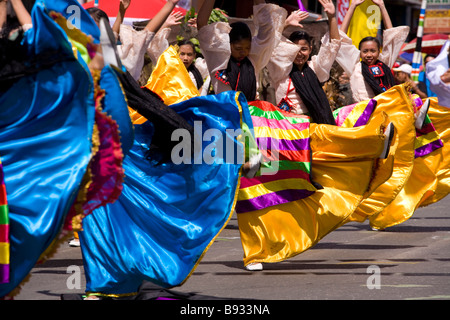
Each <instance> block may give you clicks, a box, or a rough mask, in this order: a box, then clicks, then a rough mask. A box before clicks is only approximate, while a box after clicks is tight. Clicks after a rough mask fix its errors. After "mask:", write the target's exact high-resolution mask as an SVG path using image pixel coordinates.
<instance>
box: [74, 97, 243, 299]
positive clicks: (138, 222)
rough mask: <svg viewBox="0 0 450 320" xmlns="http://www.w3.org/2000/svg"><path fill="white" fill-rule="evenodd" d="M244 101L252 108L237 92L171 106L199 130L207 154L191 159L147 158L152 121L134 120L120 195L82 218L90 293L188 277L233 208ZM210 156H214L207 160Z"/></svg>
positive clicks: (201, 152)
mask: <svg viewBox="0 0 450 320" xmlns="http://www.w3.org/2000/svg"><path fill="white" fill-rule="evenodd" d="M241 106H242V107H244V110H242V111H243V112H244V113H245V112H247V113H248V110H246V108H245V106H246V101H245V97H244V96H243V95H242V94H239V93H236V92H231V91H230V92H226V93H223V94H220V95H215V96H206V97H197V98H192V99H190V100H187V101H185V102H182V103H179V104H176V105H172V106H171V108H173V109H174V110H175V111H176V112H177V113H178V114H180V115H181V116H182V117H184V118H185V119H186V120H188V122H189V123H191V124H192V125H193V126H194V128H195V130H196V133H199V134H198V135H196V137H200V138H199V139H201V140H197V141H201V145H200V147H199V149H198V150H197V151H198V152H197V154H196V155H197V156H198V155H202V156H198V157H192V159H190V160H191V161H190V163H181V164H175V163H174V162H175V161H174V162H171V163H164V164H159V165H158V164H157V163H156V161H154V160H152V159H147V154H148V152H147V151H148V147H149V146H150V143H151V136H152V129H153V127H152V125H151V123H150V122H148V121H147V122H145V123H144V124H142V125H135V140H134V145H133V147H132V149H131V150H130V152H129V153H128V154H127V156H126V157H125V160H124V164H123V166H124V170H125V173H126V177H125V180H124V186H123V192H122V194H121V196H120V197H119V199H118V200H117V201H116V202H115V203H113V204H108V205H107V206H105V207H102V208H99V209H97V210H95V211H94V212H93V214H91V215H89V216H87V217H86V218H85V219H84V220H83V231H82V232H81V233H80V241H81V248H82V253H83V261H84V268H85V274H86V282H87V285H86V286H87V288H86V291H87V292H95V293H101V294H105V295H108V294H109V295H120V294H129V293H133V292H136V291H137V290H138V287H139V286H140V285H141V283H142V281H143V280H148V281H152V282H154V283H156V284H158V285H160V286H163V287H174V286H178V285H180V284H182V283H183V282H184V281H186V280H187V278H188V277H189V275H190V274H191V273H192V272H193V270H194V269H195V267H196V265H197V264H198V263H199V262H200V259H201V257H202V255H203V254H204V253H205V252H206V250H207V249H208V247H209V245H211V244H212V242H213V240H214V239H215V237H216V236H217V235H218V234H219V232H220V231H221V230H222V229H223V228H224V227H225V225H226V223H227V222H228V221H229V218H230V217H231V215H232V212H233V210H234V205H235V201H236V197H237V192H238V189H239V177H240V168H241V166H242V161H240V159H241V156H242V155H243V152H244V151H243V144H242V143H241V142H239V141H238V139H236V135H235V134H236V132H239V129H240V128H241V114H240V108H241ZM247 116H248V115H247ZM227 129H228V130H227ZM179 141H180V143H181V142H182V139H180V140H179ZM222 147H223V148H222ZM208 154H209V155H213V156H214V157H215V161H213V162H212V163H206V161H205V159H206V158H207V155H208ZM186 159H187V158H186ZM224 159H234V160H233V161H225V160H224ZM207 161H208V162H210V161H209V160H207ZM186 162H188V161H186ZM194 162H195V163H194Z"/></svg>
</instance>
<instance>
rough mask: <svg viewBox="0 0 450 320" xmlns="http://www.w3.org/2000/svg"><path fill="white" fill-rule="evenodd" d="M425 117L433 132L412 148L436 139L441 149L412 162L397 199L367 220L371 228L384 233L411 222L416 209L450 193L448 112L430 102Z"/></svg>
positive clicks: (431, 100)
mask: <svg viewBox="0 0 450 320" xmlns="http://www.w3.org/2000/svg"><path fill="white" fill-rule="evenodd" d="M428 116H429V118H430V120H431V122H432V123H433V125H434V127H435V129H436V131H435V132H431V133H430V134H428V135H426V136H423V137H420V138H417V139H416V140H415V145H416V147H417V146H418V145H421V144H424V143H426V142H428V141H433V140H436V139H438V138H439V139H441V141H442V142H443V146H442V147H441V148H438V149H436V150H434V151H432V152H431V153H429V154H427V155H424V156H421V157H416V158H415V159H414V162H413V168H412V171H411V175H410V177H409V179H408V180H407V181H406V183H405V184H404V186H403V188H402V189H401V191H400V192H399V193H398V194H397V196H396V198H395V199H394V200H393V201H392V202H391V203H390V204H389V205H388V206H387V207H386V208H384V209H383V210H382V211H381V212H379V213H377V214H374V215H371V216H370V217H369V221H370V224H371V226H372V227H374V228H377V229H385V228H388V227H392V226H395V225H398V224H401V223H403V222H405V221H406V220H408V219H409V218H411V217H412V215H413V214H414V212H415V210H416V209H417V208H418V207H420V206H426V205H429V204H431V203H435V202H437V201H439V200H441V199H442V198H444V197H445V196H446V195H448V193H449V191H450V179H449V178H450V166H449V161H450V160H449V153H448V152H449V150H448V148H449V138H450V136H449V134H450V129H449V127H450V126H449V125H450V109H448V108H444V107H441V106H439V105H438V101H437V99H436V98H432V99H430V107H429V111H428ZM421 140H425V141H421ZM426 140H428V141H426Z"/></svg>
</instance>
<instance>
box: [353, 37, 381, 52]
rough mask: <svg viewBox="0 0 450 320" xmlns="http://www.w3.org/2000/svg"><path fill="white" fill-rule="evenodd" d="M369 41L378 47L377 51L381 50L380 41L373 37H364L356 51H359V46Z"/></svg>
mask: <svg viewBox="0 0 450 320" xmlns="http://www.w3.org/2000/svg"><path fill="white" fill-rule="evenodd" d="M369 41H374V42H375V43H376V44H377V46H378V50H380V48H381V43H380V40H378V39H377V38H375V37H365V38H362V39H361V41H360V42H359V46H358V49H359V50H361V45H362V44H363V43H364V42H369Z"/></svg>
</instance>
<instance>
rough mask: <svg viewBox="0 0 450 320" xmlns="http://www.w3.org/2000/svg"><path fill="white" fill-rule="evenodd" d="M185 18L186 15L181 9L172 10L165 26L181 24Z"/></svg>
mask: <svg viewBox="0 0 450 320" xmlns="http://www.w3.org/2000/svg"><path fill="white" fill-rule="evenodd" d="M183 18H184V16H183V15H182V14H181V13H180V12H179V11H172V12H171V13H170V15H169V16H168V17H167V19H166V21H165V22H164V27H165V28H170V27H172V26H176V25H179V24H181V20H182V19H183Z"/></svg>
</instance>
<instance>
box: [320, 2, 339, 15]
mask: <svg viewBox="0 0 450 320" xmlns="http://www.w3.org/2000/svg"><path fill="white" fill-rule="evenodd" d="M319 2H320V4H321V5H322V7H323V9H324V11H325V13H326V14H327V15H328V16H334V15H335V14H336V7H335V6H334V4H333V1H331V0H319Z"/></svg>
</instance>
